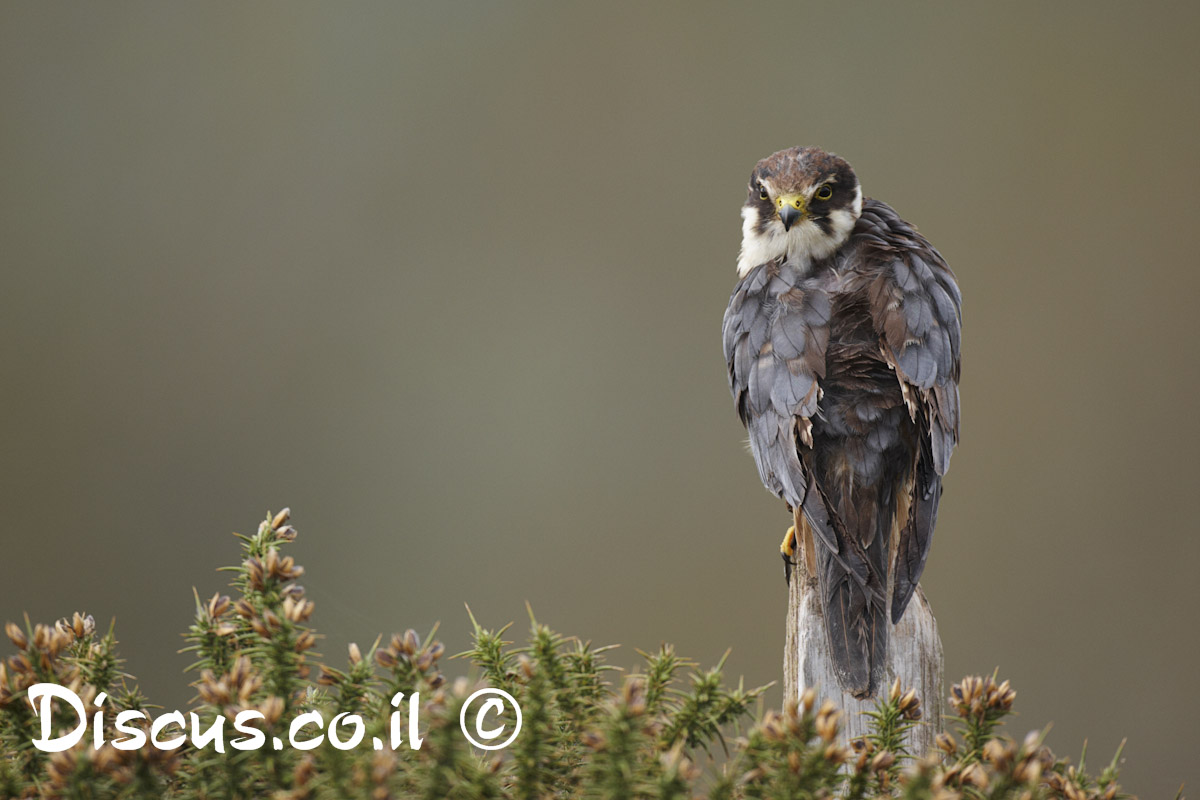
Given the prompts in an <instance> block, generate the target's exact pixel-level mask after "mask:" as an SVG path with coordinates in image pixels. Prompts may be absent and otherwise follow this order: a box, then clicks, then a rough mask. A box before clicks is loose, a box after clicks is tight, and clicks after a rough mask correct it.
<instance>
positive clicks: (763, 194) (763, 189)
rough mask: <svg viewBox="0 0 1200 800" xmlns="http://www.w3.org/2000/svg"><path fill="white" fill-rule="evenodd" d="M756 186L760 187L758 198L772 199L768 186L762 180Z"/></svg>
mask: <svg viewBox="0 0 1200 800" xmlns="http://www.w3.org/2000/svg"><path fill="white" fill-rule="evenodd" d="M755 188H756V189H758V199H759V200H770V199H771V198H770V196H769V195H768V194H767V187H765V186H763V185H762V183H761V182H759V183H758V185H757V186H756V187H755Z"/></svg>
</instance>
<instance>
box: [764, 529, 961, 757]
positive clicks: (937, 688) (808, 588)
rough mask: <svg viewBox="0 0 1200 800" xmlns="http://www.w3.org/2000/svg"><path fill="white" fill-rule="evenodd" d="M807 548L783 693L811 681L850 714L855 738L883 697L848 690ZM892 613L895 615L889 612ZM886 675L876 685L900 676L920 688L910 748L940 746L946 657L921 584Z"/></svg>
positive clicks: (892, 642)
mask: <svg viewBox="0 0 1200 800" xmlns="http://www.w3.org/2000/svg"><path fill="white" fill-rule="evenodd" d="M806 561H807V557H806V554H805V548H803V547H797V548H796V565H795V569H794V570H793V572H792V580H791V585H790V587H789V590H788V616H787V644H786V648H787V649H786V650H785V652H784V656H783V693H784V699H785V700H793V699H795V698H797V697H799V694H800V692H802V691H803V690H804V689H806V688H807V687H809V686H812V687H814V688H815V689H816V690H817V695H818V697H828V698H829V699H831V700H833V701H834V702H835V703H836V704H837V705H838V707H839V708H841V709H842V710H843V712H844V713H845V715H844V717H843V719H842V732H843V734H844V735H845V736H846V738H847V739H848V740H849V739H853V738H855V737H858V736H862V735H863V734H865V733H867V722H868V718H867V717H865V716H863V714H861V713H860V712H862V711H870V710H872V709H874V707H875V701H876V699H877V698H874V697H872V698H867V699H862V700H860V699H858V698H856V697H854V696H853V695H852V694H850V693H849V692H845V691H843V690H842V687H841V686H840V685H839V684H838V680H837V676H836V674H835V673H834V670H833V659H832V656H831V654H830V652H829V640H828V638H827V637H826V634H825V618H824V614H825V610H824V608H822V604H821V592H820V590H819V589H818V588H817V577H816V574H815V572H814V571H813V570H811V569H810V568H809V566H808V564H807V563H806ZM887 596H888V604H889V607H888V613H889V615H890V614H891V597H892V587H891V586H890V585H889V586H888V591H887ZM889 618H890V616H889ZM885 664H886V667H885V669H886V679H885V680H884V681H882V685H881V686H880V687H879V688H878V689H877V690H876V691H877V692H880V691H882V692H887V691H888V689H889V688H890V686H891V684H892V681H894V680H895V679H896V678H897V677H899V678H900V683H901V685H902V686H903V687H904V688H905V689H915V690H916V692H917V697H918V698H919V699H920V700H921V712H922V713H921V722H920V724H919V725H918V726H917V727H916V728H915V729H913V731H912V733H911V734H910V739H909V750H910V751H911V752H912V753H914V754H923V753H925V752H927V751H928V750H929V749H930V748H932V747H933V745H934V738H935V737H936V736H937V735H938V733H939V732H941V730H942V704H943V703H944V702H945V697H946V695H945V692H944V691H943V686H942V682H943V677H944V676H943V672H944V661H943V656H942V640H941V639H940V638H938V632H937V621H936V620H934V618H933V612H932V611H931V610H930V609H929V602H928V601H927V600H926V599H925V593H924V592H923V591H921V587H920V586H918V587H917V591H916V592H915V593H914V594H913V598H912V600H911V601H910V602H909V604H908V608H907V609H905V611H904V616H903V617H902V618H901V619H900V622H899V623H897V624H896V625H894V626H893V627H892V629H891V632H890V635H889V636H888V651H887V660H886V662H885Z"/></svg>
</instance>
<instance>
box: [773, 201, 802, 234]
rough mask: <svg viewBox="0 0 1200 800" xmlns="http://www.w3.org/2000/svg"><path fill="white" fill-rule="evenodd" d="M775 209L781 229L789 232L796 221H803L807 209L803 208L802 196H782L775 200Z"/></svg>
mask: <svg viewBox="0 0 1200 800" xmlns="http://www.w3.org/2000/svg"><path fill="white" fill-rule="evenodd" d="M775 208H776V209H777V210H778V211H779V221H780V222H782V223H783V229H784V230H785V231H790V230H791V229H792V226H793V225H795V224H796V221H797V220H801V219H803V218H804V217H805V216H806V215H807V213H808V209H806V208H805V206H804V195H801V194H784V195H780V196H779V197H778V198H776V199H775Z"/></svg>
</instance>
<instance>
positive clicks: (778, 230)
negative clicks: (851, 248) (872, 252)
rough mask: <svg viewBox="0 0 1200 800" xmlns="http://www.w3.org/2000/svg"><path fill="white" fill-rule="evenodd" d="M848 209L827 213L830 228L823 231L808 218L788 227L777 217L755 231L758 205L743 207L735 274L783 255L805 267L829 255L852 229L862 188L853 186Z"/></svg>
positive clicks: (748, 270) (856, 217) (858, 213)
mask: <svg viewBox="0 0 1200 800" xmlns="http://www.w3.org/2000/svg"><path fill="white" fill-rule="evenodd" d="M855 192H856V194H855V198H854V203H853V204H852V205H851V209H853V210H850V209H838V210H837V211H834V212H833V213H831V214H830V215H829V222H830V231H829V233H825V231H823V230H821V229H820V227H818V226H817V223H815V222H812V221H811V220H807V221H804V222H801V223H800V224H798V225H793V226H792V229H791V230H790V231H785V230H784V229H783V223H782V222H780V221H779V220H778V219H774V220H771V221H770V222H769V223H767V226H766V230H764V231H763V232H762V233H759V231H758V223H759V216H758V209H757V208H755V207H754V206H743V207H742V251H741V253H740V254H739V255H738V263H737V272H738V277H740V278H744V277H746V274H747V273H748V272H750V270H752V269H754V268H755V267H757V266H758V265H759V264H765V263H767V262H768V261H773V260H774V259H776V258H779V257H780V256H783V255H786V256H787V261H788V263H790V264H791V265H793V266H795V267H797V268H799V269H801V270H807V269H808V267H809V266H810V265H811V264H812V262H814V261H819V260H821V259H822V258H825V257H827V256H830V255H832V254H833V252H834V251H835V250H837V249H838V248H839V247H841V246H842V245H843V244H844V243H845V242H846V239H848V238H849V237H850V231H852V230H854V223H855V222H857V221H858V217H859V215H860V214H862V189H861V188H858V189H856V190H855Z"/></svg>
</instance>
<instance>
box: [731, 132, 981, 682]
mask: <svg viewBox="0 0 1200 800" xmlns="http://www.w3.org/2000/svg"><path fill="white" fill-rule="evenodd" d="M737 274H738V282H737V285H736V286H735V287H734V289H733V295H732V297H731V298H730V300H729V307H728V309H726V311H725V321H724V326H723V340H724V341H723V344H724V350H725V360H726V363H727V364H728V367H729V387H730V390H731V391H732V393H733V397H734V403H735V406H736V408H737V414H738V417H739V418H740V419H741V421H742V424H743V425H745V426H746V430H747V432H748V433H749V439H750V450H751V452H752V453H753V455H754V460H755V462H756V463H757V465H758V472H759V476H760V477H761V478H762V482H763V484H764V485H766V487H767V489H768V490H770V491H771V492H773V493H774V494H776V495H778V496H779V497H780V498H782V499H783V500H784V502H786V503H787V506H788V509H789V511H791V512H792V515H793V522H794V524H793V525H792V527H791V528H789V529H788V532H787V535H786V536H785V537H784V540H783V544H782V545H781V547H780V550H781V552H782V554H783V558H784V563H785V574H786V577H787V579H788V580H789V581H790V580H791V572H792V565H793V563H794V557H795V555H796V551H797V548H798V547H804V548H805V557H806V564H807V565H808V570H809V571H810V572H811V573H813V574H815V576H816V578H817V583H818V586H819V590H820V592H821V595H820V596H821V599H822V605H823V607H824V610H825V611H824V613H825V629H826V633H827V635H828V637H829V644H830V652H831V653H832V656H833V661H834V667H835V670H834V671H835V672H836V673H837V674H838V677H839V679H840V680H841V682H842V687H843V688H844V689H845V690H846V691H848V692H850V693H851V694H853V695H855V696H857V697H867V696H871V695H873V694H874V693H875V690H876V689H877V688H878V687H879V686H880V685H881V681H882V680H883V674H882V668H883V662H884V657H885V653H886V650H887V637H888V627H889V598H890V622H891V624H895V623H896V622H898V621H899V620H900V618H901V617H902V616H903V614H904V609H905V607H906V606H907V605H908V602H909V600H910V599H911V598H912V595H913V592H914V591H915V590H916V587H917V582H918V581H919V580H920V578H921V572H922V570H924V568H925V560H926V558H927V557H928V556H929V548H930V544H931V542H932V539H933V529H934V525H935V524H936V522H937V510H938V501H939V499H940V498H941V494H942V476H943V475H945V474H946V469H947V467H948V466H949V464H950V453H951V451H952V450H953V449H954V446H955V444H957V442H958V376H959V339H960V325H961V310H960V309H961V305H962V295H961V294H960V292H959V289H958V284H957V283H956V281H955V278H954V273H953V272H951V271H950V268H949V267H948V266H947V265H946V262H945V261H944V260H943V259H942V257H941V255H940V254H939V253H938V251H937V250H935V249H934V247H933V245H931V244H930V243H929V242H928V241H927V240H926V239H925V237H923V236H922V235H921V234H919V233H918V232H917V230H916V228H914V227H913V226H912V225H910V224H909V223H908V222H905V221H904V220H903V219H901V218H900V216H899V215H898V214H897V213H896V212H895V211H894V210H892V208H891V207H890V206H888V205H887V204H885V203H882V202H879V201H878V200H872V199H870V198H864V197H863V194H862V189H861V188H860V186H859V182H858V178H857V177H856V176H855V174H854V170H853V169H851V168H850V165H849V164H848V163H846V161H844V160H843V159H841V158H839V157H838V156H835V155H833V154H832V153H827V152H825V151H823V150H821V149H819V148H816V147H794V148H791V149H789V150H781V151H780V152H778V153H775V154H774V155H771V156H768V157H767V158H764V159H763V160H762V161H760V162H758V164H757V165H756V166H755V167H754V171H753V172H752V173H751V174H750V185H749V189H748V194H747V196H746V202H745V205H743V206H742V249H741V253H740V255H739V257H738V262H737Z"/></svg>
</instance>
